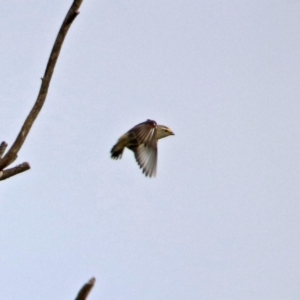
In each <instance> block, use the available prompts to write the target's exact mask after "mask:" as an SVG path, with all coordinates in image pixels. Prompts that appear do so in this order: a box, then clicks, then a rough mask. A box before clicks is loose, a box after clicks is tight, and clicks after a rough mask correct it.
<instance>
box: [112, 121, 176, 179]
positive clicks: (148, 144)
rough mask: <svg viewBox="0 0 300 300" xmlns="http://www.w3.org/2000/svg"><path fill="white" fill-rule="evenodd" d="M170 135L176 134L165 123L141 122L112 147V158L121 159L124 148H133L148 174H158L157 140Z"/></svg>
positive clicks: (138, 161) (151, 175) (139, 163)
mask: <svg viewBox="0 0 300 300" xmlns="http://www.w3.org/2000/svg"><path fill="white" fill-rule="evenodd" d="M169 135H174V133H173V132H172V130H171V129H170V128H168V127H167V126H164V125H157V123H156V122H155V121H153V120H149V119H148V120H147V121H145V122H143V123H140V124H138V125H136V126H134V127H133V128H131V129H130V130H128V131H127V132H126V133H125V134H123V135H122V136H121V137H120V138H119V139H118V141H117V143H116V144H115V145H114V146H113V147H112V149H111V151H110V153H111V158H113V159H120V158H122V154H123V151H124V148H125V147H127V148H128V149H130V150H132V151H133V153H134V156H135V159H136V161H137V163H138V165H139V166H140V168H141V169H142V170H143V173H144V174H145V175H146V176H149V177H153V176H155V174H156V165H157V141H158V140H159V139H162V138H164V137H167V136H169Z"/></svg>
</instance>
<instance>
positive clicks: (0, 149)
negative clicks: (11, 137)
mask: <svg viewBox="0 0 300 300" xmlns="http://www.w3.org/2000/svg"><path fill="white" fill-rule="evenodd" d="M6 147H7V144H6V143H5V142H2V143H1V145H0V159H1V157H2V155H3V154H4V152H5V150H6Z"/></svg>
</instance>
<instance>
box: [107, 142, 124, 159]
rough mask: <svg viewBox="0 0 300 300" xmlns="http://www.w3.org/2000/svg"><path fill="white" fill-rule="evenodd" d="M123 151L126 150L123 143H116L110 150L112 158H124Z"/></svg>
mask: <svg viewBox="0 0 300 300" xmlns="http://www.w3.org/2000/svg"><path fill="white" fill-rule="evenodd" d="M123 151H124V146H123V145H122V144H121V143H116V144H115V145H114V146H113V147H112V149H111V150H110V153H111V158H112V159H119V158H122V154H123Z"/></svg>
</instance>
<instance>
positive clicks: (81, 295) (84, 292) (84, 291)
mask: <svg viewBox="0 0 300 300" xmlns="http://www.w3.org/2000/svg"><path fill="white" fill-rule="evenodd" d="M95 282H96V279H95V278H94V277H93V278H91V279H90V280H89V281H88V282H87V283H86V284H85V285H84V286H83V287H82V288H81V289H80V291H79V292H78V295H77V297H76V298H75V300H85V299H86V298H87V296H88V295H89V293H90V291H91V290H92V288H93V287H94V284H95Z"/></svg>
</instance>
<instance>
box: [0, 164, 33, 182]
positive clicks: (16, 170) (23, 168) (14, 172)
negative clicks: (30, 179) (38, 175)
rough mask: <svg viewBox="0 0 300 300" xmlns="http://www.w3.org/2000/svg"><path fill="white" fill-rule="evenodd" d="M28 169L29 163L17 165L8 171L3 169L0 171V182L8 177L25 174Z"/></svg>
mask: <svg viewBox="0 0 300 300" xmlns="http://www.w3.org/2000/svg"><path fill="white" fill-rule="evenodd" d="M29 169H30V166H29V163H27V162H24V163H22V164H20V165H17V166H15V167H13V168H10V169H5V170H4V171H0V181H1V180H5V179H7V178H9V177H12V176H14V175H17V174H19V173H22V172H25V171H27V170H29Z"/></svg>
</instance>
